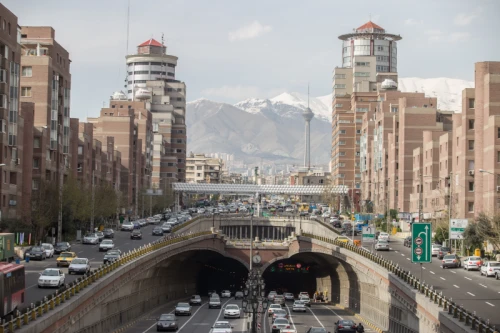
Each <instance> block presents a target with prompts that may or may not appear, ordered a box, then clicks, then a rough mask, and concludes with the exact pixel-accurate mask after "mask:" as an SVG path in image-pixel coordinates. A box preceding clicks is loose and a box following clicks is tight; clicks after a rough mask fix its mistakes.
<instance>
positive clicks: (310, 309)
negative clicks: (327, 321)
mask: <svg viewBox="0 0 500 333" xmlns="http://www.w3.org/2000/svg"><path fill="white" fill-rule="evenodd" d="M309 311H311V313H312V315H313V316H314V318H316V320H317V321H318V323H319V324H320V325H321V327H323V328H325V326H324V325H323V323H322V322H321V321H320V320H319V318H318V317H316V315H315V314H314V312H313V310H312V308H309Z"/></svg>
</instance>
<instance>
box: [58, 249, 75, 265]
mask: <svg viewBox="0 0 500 333" xmlns="http://www.w3.org/2000/svg"><path fill="white" fill-rule="evenodd" d="M75 258H77V256H76V253H75V252H62V253H61V254H60V255H59V257H58V258H57V267H59V266H69V265H71V262H72V261H73V259H75Z"/></svg>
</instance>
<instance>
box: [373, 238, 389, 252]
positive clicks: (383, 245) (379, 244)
mask: <svg viewBox="0 0 500 333" xmlns="http://www.w3.org/2000/svg"><path fill="white" fill-rule="evenodd" d="M375 250H376V251H379V250H385V251H389V243H388V242H387V241H384V240H380V239H379V241H378V242H377V243H376V244H375Z"/></svg>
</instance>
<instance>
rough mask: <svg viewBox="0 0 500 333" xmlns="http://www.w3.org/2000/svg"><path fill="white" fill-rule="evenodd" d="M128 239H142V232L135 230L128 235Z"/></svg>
mask: <svg viewBox="0 0 500 333" xmlns="http://www.w3.org/2000/svg"><path fill="white" fill-rule="evenodd" d="M130 239H142V232H141V230H139V229H135V230H134V231H132V233H130Z"/></svg>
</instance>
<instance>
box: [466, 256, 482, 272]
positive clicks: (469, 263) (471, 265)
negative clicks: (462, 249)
mask: <svg viewBox="0 0 500 333" xmlns="http://www.w3.org/2000/svg"><path fill="white" fill-rule="evenodd" d="M481 263H482V260H481V257H475V256H473V257H468V258H465V259H464V261H462V265H463V266H464V269H465V270H467V271H469V270H471V269H477V270H478V271H479V270H480V269H481Z"/></svg>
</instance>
